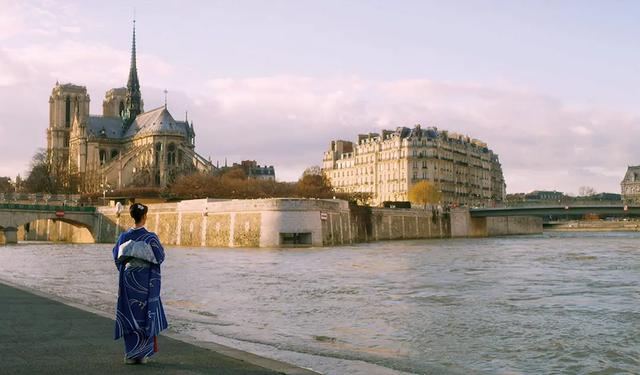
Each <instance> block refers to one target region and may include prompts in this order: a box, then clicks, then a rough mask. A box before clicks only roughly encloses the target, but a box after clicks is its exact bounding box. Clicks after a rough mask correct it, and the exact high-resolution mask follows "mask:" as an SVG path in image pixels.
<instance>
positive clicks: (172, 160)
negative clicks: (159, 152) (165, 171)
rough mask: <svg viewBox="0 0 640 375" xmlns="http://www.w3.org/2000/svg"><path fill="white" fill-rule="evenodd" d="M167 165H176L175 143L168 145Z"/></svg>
mask: <svg viewBox="0 0 640 375" xmlns="http://www.w3.org/2000/svg"><path fill="white" fill-rule="evenodd" d="M167 165H176V145H175V144H173V143H169V147H167Z"/></svg>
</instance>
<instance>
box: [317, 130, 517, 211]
mask: <svg viewBox="0 0 640 375" xmlns="http://www.w3.org/2000/svg"><path fill="white" fill-rule="evenodd" d="M323 171H324V173H325V175H326V176H327V177H328V178H329V180H330V181H331V184H332V186H333V187H334V188H335V189H336V190H338V191H342V192H363V193H370V194H371V195H372V202H371V203H372V204H374V205H381V204H382V202H384V201H407V200H408V192H409V190H410V188H411V186H412V185H413V184H415V183H417V182H419V181H423V180H425V181H430V182H433V183H435V184H436V185H437V186H438V187H439V189H440V190H441V191H442V197H443V198H442V203H443V204H466V205H487V204H493V203H494V202H501V201H503V200H504V199H505V196H506V185H505V182H504V178H503V175H502V167H501V165H500V161H499V159H498V155H497V154H495V153H493V151H491V150H490V149H489V148H488V147H487V144H486V143H484V142H481V141H479V140H477V139H471V138H469V137H467V136H462V135H459V134H456V133H450V132H448V131H445V130H438V129H437V128H428V129H422V128H421V127H420V125H416V126H415V127H414V128H413V129H410V128H406V127H400V128H397V129H396V130H395V131H391V130H383V131H382V134H378V133H370V134H366V135H359V136H358V142H357V143H353V142H350V141H342V140H336V141H332V142H331V146H330V149H329V151H327V152H325V153H324V158H323Z"/></svg>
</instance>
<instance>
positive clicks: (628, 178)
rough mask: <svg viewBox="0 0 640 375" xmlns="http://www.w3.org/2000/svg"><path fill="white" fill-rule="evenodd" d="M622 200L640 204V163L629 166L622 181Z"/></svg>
mask: <svg viewBox="0 0 640 375" xmlns="http://www.w3.org/2000/svg"><path fill="white" fill-rule="evenodd" d="M620 187H621V188H622V201H623V202H624V203H625V204H634V205H636V204H640V165H635V166H630V167H627V173H625V175H624V178H623V179H622V182H621V183H620Z"/></svg>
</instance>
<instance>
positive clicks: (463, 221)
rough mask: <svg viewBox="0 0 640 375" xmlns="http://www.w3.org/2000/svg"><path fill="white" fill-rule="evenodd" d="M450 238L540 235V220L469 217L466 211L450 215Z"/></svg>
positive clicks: (457, 210)
mask: <svg viewBox="0 0 640 375" xmlns="http://www.w3.org/2000/svg"><path fill="white" fill-rule="evenodd" d="M450 215H451V228H452V229H451V237H493V236H509V235H521V234H540V233H542V218H539V217H534V216H504V217H471V215H470V214H469V210H467V209H455V210H452V211H451V213H450Z"/></svg>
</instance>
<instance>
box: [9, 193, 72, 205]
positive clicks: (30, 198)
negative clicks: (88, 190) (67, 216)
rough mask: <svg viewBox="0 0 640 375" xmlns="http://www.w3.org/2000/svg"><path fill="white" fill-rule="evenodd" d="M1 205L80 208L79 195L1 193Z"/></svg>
mask: <svg viewBox="0 0 640 375" xmlns="http://www.w3.org/2000/svg"><path fill="white" fill-rule="evenodd" d="M0 203H20V204H45V205H55V206H79V205H80V195H79V194H43V193H36V194H26V193H0Z"/></svg>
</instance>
